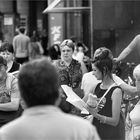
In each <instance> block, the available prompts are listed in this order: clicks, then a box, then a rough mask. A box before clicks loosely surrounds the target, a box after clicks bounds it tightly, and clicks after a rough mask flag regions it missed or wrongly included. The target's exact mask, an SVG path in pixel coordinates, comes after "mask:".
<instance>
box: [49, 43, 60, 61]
mask: <svg viewBox="0 0 140 140" xmlns="http://www.w3.org/2000/svg"><path fill="white" fill-rule="evenodd" d="M48 53H49V56H50V57H51V59H52V60H57V59H59V57H60V47H59V45H58V44H53V45H52V46H51V47H50V48H49V50H48Z"/></svg>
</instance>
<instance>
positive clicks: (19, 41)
mask: <svg viewBox="0 0 140 140" xmlns="http://www.w3.org/2000/svg"><path fill="white" fill-rule="evenodd" d="M29 46H30V38H29V37H28V36H26V35H24V34H19V35H17V36H15V37H14V39H13V48H14V54H15V57H17V58H25V57H28V56H29Z"/></svg>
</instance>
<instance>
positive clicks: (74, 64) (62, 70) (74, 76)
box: [55, 59, 83, 113]
mask: <svg viewBox="0 0 140 140" xmlns="http://www.w3.org/2000/svg"><path fill="white" fill-rule="evenodd" d="M55 65H56V67H57V69H58V73H59V84H60V85H68V86H70V87H72V89H73V90H74V92H75V93H76V94H77V95H78V96H79V97H81V98H82V97H83V93H82V92H81V90H80V86H81V80H82V70H81V64H80V63H79V62H78V61H77V60H74V59H72V61H71V63H70V65H69V66H66V65H65V62H64V61H62V60H57V61H56V62H55ZM64 94H65V93H64ZM60 107H61V109H62V110H63V111H64V112H67V113H69V112H71V110H72V107H71V105H70V104H69V103H68V102H66V95H65V97H63V98H62V102H61V104H60Z"/></svg>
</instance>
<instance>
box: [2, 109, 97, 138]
mask: <svg viewBox="0 0 140 140" xmlns="http://www.w3.org/2000/svg"><path fill="white" fill-rule="evenodd" d="M99 139H100V138H99V136H98V134H97V132H96V129H95V127H94V126H93V125H91V124H90V123H89V122H88V121H87V120H84V119H82V118H80V117H77V116H72V115H69V114H65V113H63V112H62V111H61V110H60V109H59V108H57V107H55V106H44V107H43V106H38V107H33V108H29V109H26V110H25V111H24V113H23V115H22V116H21V117H20V118H18V119H17V120H15V121H13V122H11V123H9V124H7V125H5V126H4V127H2V129H0V140H99Z"/></svg>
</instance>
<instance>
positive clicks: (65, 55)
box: [61, 45, 73, 61]
mask: <svg viewBox="0 0 140 140" xmlns="http://www.w3.org/2000/svg"><path fill="white" fill-rule="evenodd" d="M72 54H73V50H72V48H70V47H68V46H66V45H65V46H63V47H62V48H61V57H62V59H63V60H64V61H68V60H71V59H72Z"/></svg>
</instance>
